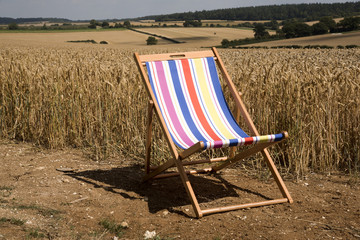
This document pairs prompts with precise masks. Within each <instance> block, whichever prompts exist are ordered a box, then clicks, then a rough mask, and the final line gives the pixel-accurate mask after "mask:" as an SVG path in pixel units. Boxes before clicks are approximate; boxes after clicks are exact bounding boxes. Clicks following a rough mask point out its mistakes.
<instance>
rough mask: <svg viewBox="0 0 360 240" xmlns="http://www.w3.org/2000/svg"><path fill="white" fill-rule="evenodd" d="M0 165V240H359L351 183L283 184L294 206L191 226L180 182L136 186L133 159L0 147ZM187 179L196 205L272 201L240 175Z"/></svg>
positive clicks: (313, 179)
mask: <svg viewBox="0 0 360 240" xmlns="http://www.w3.org/2000/svg"><path fill="white" fill-rule="evenodd" d="M0 163H1V165H0V239H35V238H38V239H39V238H44V239H144V238H145V235H144V234H145V233H146V232H147V231H148V232H147V234H148V235H149V236H151V235H152V237H153V239H360V220H359V219H360V201H359V195H360V188H359V182H358V179H357V178H355V177H349V176H344V175H340V174H331V175H329V174H327V175H318V174H310V175H309V176H308V177H307V178H304V179H303V180H295V179H290V178H285V184H286V185H287V187H288V189H289V191H290V193H291V195H292V197H293V199H294V203H293V204H288V203H286V204H279V205H272V206H267V207H259V208H252V209H244V210H238V211H232V212H226V213H221V214H213V215H208V216H205V217H203V218H201V219H196V218H195V217H194V213H193V211H192V207H191V205H190V202H189V200H188V198H187V196H186V193H185V191H184V189H183V187H182V185H181V182H180V180H179V179H178V178H177V177H175V178H168V179H163V180H157V181H154V182H152V183H151V184H141V182H140V179H141V176H142V169H141V166H142V165H141V164H140V162H139V160H132V159H120V158H112V159H110V160H108V161H107V162H95V161H93V160H91V159H90V157H88V156H87V155H86V154H85V153H84V152H83V151H81V150H76V149H64V150H42V149H39V148H36V147H33V146H32V145H30V144H25V143H16V142H10V141H4V140H3V141H1V142H0ZM190 180H191V181H192V183H193V187H194V189H195V192H196V194H197V196H198V198H199V201H200V202H201V205H202V206H204V207H207V206H210V205H212V204H213V203H214V204H215V205H219V204H222V205H226V204H234V203H246V202H250V201H261V200H264V199H265V200H266V199H272V198H276V197H281V196H280V193H279V191H278V190H277V187H276V185H274V183H273V181H272V180H271V179H269V180H259V179H258V178H256V177H254V176H251V175H249V174H248V173H245V172H244V171H241V170H240V169H229V170H226V171H222V172H221V173H220V174H217V175H213V176H210V175H207V176H204V175H202V176H193V177H190ZM151 233H152V234H151Z"/></svg>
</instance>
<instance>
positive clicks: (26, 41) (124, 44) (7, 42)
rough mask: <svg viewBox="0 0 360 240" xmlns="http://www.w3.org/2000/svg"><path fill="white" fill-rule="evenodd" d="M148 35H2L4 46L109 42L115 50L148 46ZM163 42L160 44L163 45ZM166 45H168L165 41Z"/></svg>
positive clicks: (79, 33)
mask: <svg viewBox="0 0 360 240" xmlns="http://www.w3.org/2000/svg"><path fill="white" fill-rule="evenodd" d="M147 38H148V36H147V35H144V34H140V33H136V32H133V31H129V30H119V31H99V32H94V31H91V32H55V33H51V32H49V33H0V45H2V46H22V47H27V46H34V47H59V48H63V47H67V46H70V47H71V46H73V47H79V46H80V47H81V46H85V45H89V44H85V45H84V44H80V43H68V42H67V41H78V40H95V41H96V42H98V43H99V42H100V41H107V42H108V43H109V45H111V46H112V47H113V48H122V49H123V48H126V49H128V48H138V47H144V46H146V39H147ZM162 43H163V42H162V40H160V41H159V44H162ZM164 43H167V42H165V41H164Z"/></svg>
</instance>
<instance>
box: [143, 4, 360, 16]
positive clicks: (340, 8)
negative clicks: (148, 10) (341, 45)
mask: <svg viewBox="0 0 360 240" xmlns="http://www.w3.org/2000/svg"><path fill="white" fill-rule="evenodd" d="M359 14H360V1H357V2H346V3H311V4H286V5H269V6H258V7H241V8H228V9H218V10H209V11H205V10H204V11H196V12H186V13H173V14H166V15H153V16H146V17H141V18H137V20H143V19H151V20H155V21H173V20H177V21H184V20H215V19H216V20H243V21H256V20H286V19H293V18H297V19H299V20H304V21H314V20H319V18H321V17H324V16H332V17H334V18H337V17H348V16H354V15H359Z"/></svg>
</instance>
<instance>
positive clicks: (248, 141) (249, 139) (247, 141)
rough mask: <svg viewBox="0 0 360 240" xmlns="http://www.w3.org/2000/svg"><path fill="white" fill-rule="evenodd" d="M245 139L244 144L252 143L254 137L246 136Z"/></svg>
mask: <svg viewBox="0 0 360 240" xmlns="http://www.w3.org/2000/svg"><path fill="white" fill-rule="evenodd" d="M244 139H245V145H248V144H252V143H253V142H254V139H253V138H252V137H247V138H244Z"/></svg>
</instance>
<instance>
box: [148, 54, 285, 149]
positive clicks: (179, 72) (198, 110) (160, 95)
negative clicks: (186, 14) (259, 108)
mask: <svg viewBox="0 0 360 240" xmlns="http://www.w3.org/2000/svg"><path fill="white" fill-rule="evenodd" d="M146 66H147V69H148V74H149V79H150V84H151V87H152V90H153V92H154V94H155V97H156V100H157V103H158V105H159V107H160V110H161V113H162V116H163V117H164V120H165V123H166V126H167V128H168V130H169V132H170V135H171V137H172V139H173V141H174V142H175V144H176V145H178V146H179V147H180V148H183V149H187V148H189V147H191V146H192V145H194V144H195V143H197V142H199V141H203V142H204V145H205V146H204V149H208V148H222V147H228V146H240V145H246V144H254V143H259V142H273V141H279V140H281V139H282V138H284V136H283V134H274V135H265V136H256V137H249V136H248V135H247V134H246V133H245V132H244V131H243V130H242V129H241V128H240V127H239V126H238V124H237V123H236V121H235V119H234V117H233V115H232V114H231V112H230V110H229V107H228V105H227V103H226V101H225V98H224V95H223V92H222V89H221V85H220V81H219V78H218V73H217V69H216V65H215V61H214V58H212V57H209V58H199V59H182V60H168V61H155V62H147V63H146Z"/></svg>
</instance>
